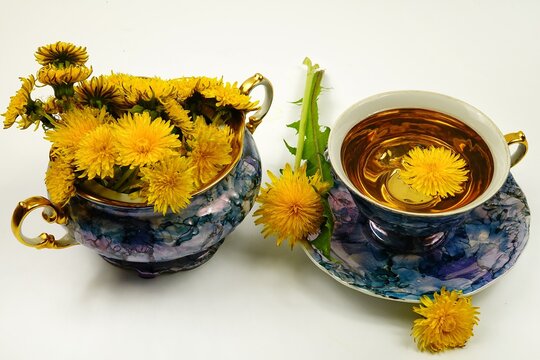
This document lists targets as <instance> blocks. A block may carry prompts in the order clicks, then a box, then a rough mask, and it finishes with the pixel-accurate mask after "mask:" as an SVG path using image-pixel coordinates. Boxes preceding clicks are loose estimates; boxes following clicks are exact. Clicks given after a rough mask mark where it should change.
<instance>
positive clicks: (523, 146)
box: [504, 131, 529, 167]
mask: <svg viewBox="0 0 540 360" xmlns="http://www.w3.org/2000/svg"><path fill="white" fill-rule="evenodd" d="M504 139H505V140H506V142H507V143H508V145H513V144H517V148H516V150H515V151H514V152H513V153H512V154H511V155H510V167H512V166H514V165H516V164H517V163H518V162H520V161H521V159H523V157H524V156H525V154H526V153H527V150H528V149H529V143H528V142H527V138H526V137H525V134H524V133H523V131H518V132H515V133H510V134H506V135H504Z"/></svg>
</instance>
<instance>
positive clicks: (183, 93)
mask: <svg viewBox="0 0 540 360" xmlns="http://www.w3.org/2000/svg"><path fill="white" fill-rule="evenodd" d="M198 81H199V79H198V78H196V77H183V78H177V79H171V80H169V83H170V84H172V85H173V86H174V87H175V89H176V99H177V100H179V101H184V100H186V99H187V98H189V97H191V96H192V95H193V93H194V92H195V87H196V86H197V83H198Z"/></svg>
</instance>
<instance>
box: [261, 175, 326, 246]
mask: <svg viewBox="0 0 540 360" xmlns="http://www.w3.org/2000/svg"><path fill="white" fill-rule="evenodd" d="M268 176H269V177H270V180H271V181H272V183H271V184H268V183H267V184H266V188H263V189H262V190H261V194H260V195H259V197H258V198H257V202H258V203H260V206H259V208H258V209H257V211H255V213H254V216H255V217H257V219H256V220H255V224H257V225H259V224H263V226H264V227H263V230H262V234H263V236H264V237H268V236H270V235H274V236H276V237H277V239H276V242H277V245H281V243H282V241H283V240H288V242H289V244H290V246H291V248H293V247H294V245H295V244H296V243H297V242H302V241H304V240H305V239H306V237H307V236H308V235H310V234H315V233H317V231H318V230H319V228H320V226H321V224H322V223H323V221H324V217H323V204H322V198H321V195H320V194H319V193H318V192H317V190H316V189H315V187H314V185H316V186H319V187H322V188H327V186H323V185H322V182H321V180H320V178H313V177H312V178H308V176H307V175H306V166H305V164H304V165H303V166H301V167H300V168H299V169H298V170H296V171H293V169H292V168H291V166H290V165H289V164H286V165H285V169H283V174H282V176H281V177H280V178H278V177H276V176H275V175H274V174H273V173H272V172H270V171H269V172H268Z"/></svg>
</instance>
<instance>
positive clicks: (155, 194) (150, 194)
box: [140, 156, 195, 215]
mask: <svg viewBox="0 0 540 360" xmlns="http://www.w3.org/2000/svg"><path fill="white" fill-rule="evenodd" d="M140 171H141V174H142V177H141V181H142V182H143V188H142V190H141V196H142V197H143V198H145V199H146V200H147V201H148V203H149V204H153V205H154V211H156V212H160V213H162V214H164V215H165V213H166V212H167V210H168V209H171V211H172V212H175V213H176V212H178V211H180V210H182V209H184V208H185V207H186V206H188V205H189V202H190V198H191V194H192V193H193V191H194V190H195V184H194V183H193V164H192V162H191V161H190V159H189V158H186V157H183V156H170V157H168V158H165V159H163V160H161V161H160V162H158V163H156V164H154V165H151V166H146V167H142V168H141V169H140Z"/></svg>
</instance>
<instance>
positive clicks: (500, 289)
mask: <svg viewBox="0 0 540 360" xmlns="http://www.w3.org/2000/svg"><path fill="white" fill-rule="evenodd" d="M539 16H540V2H538V1H534V0H531V1H520V2H516V1H497V2H495V1H490V0H486V1H445V2H443V1H349V0H346V1H345V0H343V1H341V0H337V1H332V2H329V1H319V0H310V1H304V0H302V1H281V0H274V1H268V0H267V1H253V0H252V1H241V0H230V1H214V2H212V1H204V0H201V1H194V0H191V1H160V0H155V1H140V0H130V1H127V0H126V1H114V0H94V1H80V0H77V1H73V0H71V1H68V0H64V1H59V0H49V1H42V0H40V1H37V0H31V1H30V0H27V1H10V2H4V3H3V4H2V5H1V12H0V49H1V53H2V55H1V59H2V60H1V64H2V66H0V83H1V86H0V111H2V112H3V111H4V109H5V108H6V107H7V105H8V102H9V98H10V96H12V95H13V94H14V93H15V91H16V90H17V89H18V88H19V82H18V77H19V76H26V75H28V74H31V73H35V71H36V70H37V69H38V65H37V63H35V62H34V59H33V53H34V51H35V50H36V49H37V47H38V46H41V45H44V44H49V43H53V42H56V41H58V40H64V41H68V42H73V43H76V44H78V45H83V46H86V47H87V50H88V52H89V54H90V61H89V63H90V64H91V65H92V66H93V70H94V74H95V75H97V74H104V73H109V72H110V71H111V70H114V71H121V72H127V73H132V74H139V75H149V76H153V75H157V76H162V77H165V78H166V77H178V76H191V75H207V76H218V77H219V76H223V78H224V79H225V80H226V81H231V82H233V81H238V82H242V81H243V80H244V79H246V78H247V77H249V76H251V75H253V74H254V73H256V72H260V73H262V74H263V75H265V76H266V77H268V79H270V80H271V81H272V83H273V85H274V91H275V98H274V103H273V105H272V108H271V110H270V112H269V114H268V116H267V117H266V118H265V119H264V121H263V123H262V125H261V126H260V127H259V128H258V129H257V131H256V132H255V135H254V137H255V140H256V143H257V146H258V149H259V151H260V154H261V157H262V161H263V167H264V169H265V170H272V171H274V172H275V171H277V170H278V169H279V168H280V167H282V166H283V165H284V163H285V162H287V161H292V156H291V155H289V154H288V152H287V150H286V148H285V147H284V145H283V141H282V139H283V138H286V139H289V140H291V139H294V133H293V132H292V130H290V129H288V128H286V127H285V124H287V123H290V122H292V121H295V120H296V119H297V118H298V117H299V108H298V107H297V106H295V105H292V104H291V102H292V101H295V100H297V99H299V98H300V97H301V96H302V91H303V84H304V74H305V68H304V67H303V66H302V65H301V64H302V61H303V59H304V57H306V56H309V57H310V58H311V59H312V60H313V61H314V62H317V63H319V64H320V65H321V66H322V67H323V68H325V69H326V75H325V79H324V80H323V85H324V86H325V87H327V88H329V90H328V91H326V92H325V93H324V94H323V95H322V96H321V99H320V102H319V105H320V114H321V122H322V123H323V124H326V125H330V126H331V124H332V123H333V121H334V120H335V119H336V117H337V116H338V115H339V114H340V113H341V112H342V111H343V110H344V109H345V108H346V107H348V106H349V105H351V104H352V103H353V102H355V101H357V100H359V99H362V98H364V97H367V96H369V95H373V94H376V93H380V92H383V91H388V90H398V89H419V90H430V91H436V92H440V93H444V94H448V95H451V96H454V97H457V98H460V99H462V100H464V101H466V102H468V103H470V104H472V105H474V106H476V107H477V108H479V109H481V110H482V111H483V112H485V113H486V114H487V115H488V116H490V117H491V118H492V119H493V120H494V122H495V123H496V124H497V125H498V126H499V127H500V129H501V130H502V132H503V133H508V132H513V131H516V130H523V131H524V132H525V133H526V134H527V136H528V138H529V143H530V151H529V153H528V155H527V157H526V158H525V159H524V160H523V162H522V163H520V164H519V165H517V166H516V167H515V168H514V169H513V170H512V172H513V174H514V176H515V178H516V180H517V182H518V183H519V184H520V186H521V188H522V189H523V190H524V192H525V194H526V196H527V198H528V201H529V205H530V208H531V213H532V214H533V216H532V218H531V231H530V242H529V244H528V246H527V248H526V249H525V251H524V252H523V254H522V256H521V257H520V258H519V260H518V261H517V263H516V265H515V266H514V268H513V269H512V270H511V271H510V272H509V273H508V275H507V276H505V277H504V278H502V279H501V280H500V281H498V282H496V283H495V284H494V285H493V286H491V287H489V288H487V289H486V290H484V291H483V292H481V293H479V294H477V295H475V296H474V298H473V302H474V304H475V305H476V306H479V307H480V311H481V315H480V323H479V325H478V326H477V327H476V328H475V336H474V337H473V338H472V339H471V340H470V341H469V343H468V344H467V346H466V347H465V348H464V349H459V350H454V351H448V352H446V353H444V354H442V356H440V357H437V358H440V359H455V358H460V359H473V358H475V359H506V358H515V359H537V358H539V357H540V347H539V346H538V333H540V325H539V324H540V313H539V310H538V306H537V301H538V300H537V299H538V298H539V297H540V288H539V284H540V280H539V275H538V268H535V266H536V265H538V263H539V259H540V258H539V254H540V244H539V241H538V240H539V239H538V238H539V237H540V236H539V235H540V233H539V232H538V226H537V225H538V224H537V221H538V219H537V217H536V214H538V213H539V212H540V204H539V200H540V197H539V194H538V193H539V190H538V189H539V187H538V179H537V178H536V176H538V164H540V152H539V150H538V146H539V145H538V143H539V142H540V131H539V129H540V127H539V125H538V124H539V123H540V117H539V116H538V114H536V112H535V111H536V110H537V108H538V104H539V103H540V41H539V37H540V22H539V21H538V18H539ZM254 96H255V97H258V96H260V93H259V92H255V94H254ZM47 151H48V144H47V142H46V141H45V140H44V139H43V137H42V132H41V130H40V131H38V132H33V131H31V130H28V131H19V130H18V129H16V128H12V129H9V130H3V131H0V154H1V164H2V168H1V174H2V176H0V189H1V191H2V193H1V199H2V202H1V205H0V220H1V221H0V234H1V238H0V358H1V359H9V360H14V359H37V358H40V359H98V358H100V359H115V358H116V359H127V358H129V359H181V358H183V359H209V358H216V359H218V358H219V359H362V358H374V357H376V358H379V359H391V358H394V359H398V358H399V359H416V358H420V357H425V358H429V356H431V355H429V354H422V353H420V352H419V351H418V350H417V348H416V346H415V344H414V342H413V340H412V338H411V337H410V332H411V326H412V321H413V319H415V318H416V315H415V314H413V313H412V311H411V305H410V304H404V303H396V302H392V301H387V300H381V299H377V298H374V297H370V296H368V295H365V294H362V293H359V292H356V291H354V290H352V289H349V288H347V287H345V286H343V285H341V284H339V283H337V282H336V281H334V280H333V279H331V278H330V277H329V276H327V275H325V274H324V273H323V272H321V271H320V270H319V269H318V268H316V267H315V266H314V265H313V264H312V262H311V261H310V260H309V259H308V258H307V257H306V256H305V254H304V253H303V251H302V249H300V248H296V249H295V250H294V251H290V250H289V249H288V248H287V247H281V248H277V247H276V246H275V245H274V242H273V240H272V239H263V237H262V236H261V234H260V230H261V228H260V227H256V226H255V225H254V224H253V218H252V217H251V215H249V216H248V217H247V218H246V219H245V221H244V222H243V223H242V224H241V225H240V226H239V227H238V228H237V229H236V230H235V231H234V232H233V233H232V234H231V235H230V236H229V237H228V238H227V240H226V241H225V243H224V245H223V246H222V247H221V248H220V250H219V251H218V252H217V254H216V255H215V256H214V257H213V258H212V259H211V260H210V261H209V262H208V263H206V264H204V265H203V266H202V267H200V268H197V269H195V270H192V271H189V272H184V273H177V274H173V275H170V276H162V277H159V278H156V279H154V280H143V279H140V278H138V277H137V276H136V275H134V274H133V273H130V272H127V271H123V270H120V269H117V268H115V267H112V266H111V265H109V264H107V263H105V262H104V261H103V260H101V259H100V258H99V256H97V255H96V254H95V253H94V252H92V251H91V250H89V249H87V248H84V247H82V246H78V247H74V248H70V249H66V250H62V251H52V250H41V251H37V250H33V249H30V248H26V247H24V246H22V245H20V244H19V243H18V242H17V241H16V240H15V238H14V237H13V236H12V234H11V230H10V226H9V221H10V217H11V212H12V211H13V208H14V206H15V204H16V203H17V201H19V200H22V199H24V198H26V197H29V196H31V195H44V194H45V186H44V182H43V178H44V173H45V169H46V165H47ZM264 179H265V180H267V176H266V175H265V178H264ZM51 228H53V227H52V225H45V224H44V223H43V222H42V221H41V220H40V219H39V216H35V217H33V218H31V219H30V221H29V224H28V227H27V229H28V230H27V231H28V232H32V231H35V233H38V232H40V231H53V232H55V231H56V232H57V233H62V230H61V229H59V228H53V230H51Z"/></svg>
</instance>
